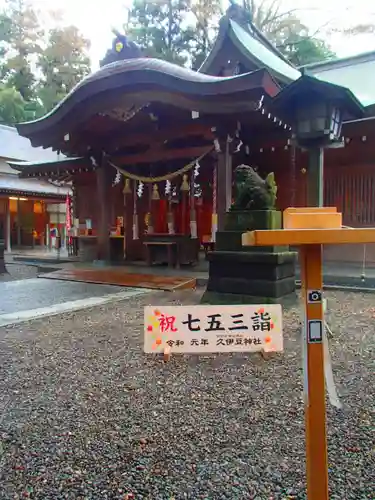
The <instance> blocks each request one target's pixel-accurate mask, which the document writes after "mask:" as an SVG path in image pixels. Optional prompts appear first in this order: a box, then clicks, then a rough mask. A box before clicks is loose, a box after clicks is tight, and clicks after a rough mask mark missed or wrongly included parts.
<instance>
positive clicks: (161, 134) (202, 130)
mask: <svg viewBox="0 0 375 500" xmlns="http://www.w3.org/2000/svg"><path fill="white" fill-rule="evenodd" d="M124 135H125V130H123V131H122V133H121V136H120V135H118V136H117V137H114V138H112V139H111V140H110V141H109V142H108V143H107V147H106V150H107V152H110V151H111V150H112V149H113V148H116V149H119V148H125V147H129V146H138V145H141V144H147V145H149V144H150V138H151V140H152V142H153V146H156V145H160V146H162V145H163V144H164V143H165V142H166V141H172V140H175V139H181V138H184V137H187V136H192V135H200V136H202V137H204V138H205V139H208V140H210V139H213V132H212V131H211V127H210V126H209V125H207V124H203V123H188V124H184V125H182V126H181V124H178V123H176V124H175V126H174V127H170V128H166V129H162V130H154V131H152V130H150V132H148V133H139V134H131V135H126V136H125V137H124ZM150 136H151V137H150ZM104 142H105V141H104Z"/></svg>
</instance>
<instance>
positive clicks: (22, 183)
mask: <svg viewBox="0 0 375 500" xmlns="http://www.w3.org/2000/svg"><path fill="white" fill-rule="evenodd" d="M0 192H2V193H8V194H13V193H14V194H19V193H25V194H27V195H30V194H34V195H38V194H40V195H45V196H50V197H51V198H56V197H64V196H66V195H67V194H68V193H70V189H69V187H67V186H56V185H54V184H51V183H50V182H45V181H38V180H35V179H20V178H19V177H17V176H15V175H14V176H13V175H4V176H3V175H0Z"/></svg>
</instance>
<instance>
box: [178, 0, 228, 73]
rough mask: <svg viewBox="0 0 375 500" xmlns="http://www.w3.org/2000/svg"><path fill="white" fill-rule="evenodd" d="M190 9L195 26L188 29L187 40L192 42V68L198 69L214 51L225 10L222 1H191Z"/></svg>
mask: <svg viewBox="0 0 375 500" xmlns="http://www.w3.org/2000/svg"><path fill="white" fill-rule="evenodd" d="M189 7H190V11H191V12H192V13H193V14H194V17H195V25H193V26H190V27H188V28H187V29H186V32H187V39H189V41H190V54H191V57H192V67H193V68H194V69H198V68H199V67H200V66H201V64H202V63H203V61H204V60H205V58H206V57H207V55H208V54H209V52H210V50H211V49H212V45H213V42H214V40H215V38H216V35H217V32H218V27H219V19H220V17H221V16H222V14H223V10H222V6H221V1H220V0H190V3H189Z"/></svg>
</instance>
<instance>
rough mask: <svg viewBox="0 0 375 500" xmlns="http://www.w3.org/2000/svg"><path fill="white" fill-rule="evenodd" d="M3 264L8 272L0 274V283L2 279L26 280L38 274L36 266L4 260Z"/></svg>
mask: <svg viewBox="0 0 375 500" xmlns="http://www.w3.org/2000/svg"><path fill="white" fill-rule="evenodd" d="M5 266H6V269H7V271H8V273H7V274H0V283H1V282H4V281H14V280H26V279H30V278H36V277H37V276H38V267H37V266H25V265H22V264H15V263H13V262H6V264H5Z"/></svg>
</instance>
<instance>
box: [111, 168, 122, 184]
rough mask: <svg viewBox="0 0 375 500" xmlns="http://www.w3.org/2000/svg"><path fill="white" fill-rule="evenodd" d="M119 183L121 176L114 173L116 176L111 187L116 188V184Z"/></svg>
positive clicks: (118, 173)
mask: <svg viewBox="0 0 375 500" xmlns="http://www.w3.org/2000/svg"><path fill="white" fill-rule="evenodd" d="M120 181H121V174H120V172H119V171H117V172H116V176H115V178H114V181H113V182H112V187H115V186H117V184H119V183H120Z"/></svg>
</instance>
